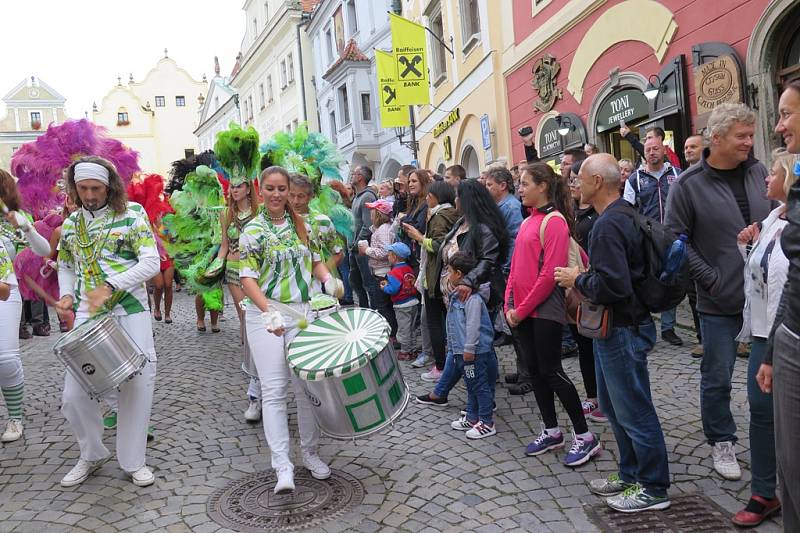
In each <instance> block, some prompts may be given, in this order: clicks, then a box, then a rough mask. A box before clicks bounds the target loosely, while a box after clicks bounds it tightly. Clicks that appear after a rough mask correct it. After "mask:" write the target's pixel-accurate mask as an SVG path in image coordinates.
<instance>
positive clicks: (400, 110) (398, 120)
mask: <svg viewBox="0 0 800 533" xmlns="http://www.w3.org/2000/svg"><path fill="white" fill-rule="evenodd" d="M375 64H376V66H377V68H376V69H375V70H376V71H377V72H378V98H379V99H380V101H381V106H380V110H381V127H382V128H395V127H400V126H408V125H409V124H410V123H411V121H410V119H409V114H408V106H404V105H398V103H397V80H395V66H394V56H393V55H392V54H390V53H389V52H384V51H383V50H375Z"/></svg>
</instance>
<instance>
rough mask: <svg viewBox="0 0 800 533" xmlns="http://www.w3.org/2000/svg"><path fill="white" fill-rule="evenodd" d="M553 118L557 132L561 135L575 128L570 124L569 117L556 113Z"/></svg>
mask: <svg viewBox="0 0 800 533" xmlns="http://www.w3.org/2000/svg"><path fill="white" fill-rule="evenodd" d="M555 120H556V124H557V125H558V134H559V135H561V136H562V137H564V136H566V135H568V134H569V132H571V131H572V130H574V129H575V126H574V125H573V124H572V121H571V120H570V119H569V117H564V116H561V115H558V116H557V117H556V119H555Z"/></svg>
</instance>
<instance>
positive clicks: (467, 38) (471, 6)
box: [461, 0, 481, 54]
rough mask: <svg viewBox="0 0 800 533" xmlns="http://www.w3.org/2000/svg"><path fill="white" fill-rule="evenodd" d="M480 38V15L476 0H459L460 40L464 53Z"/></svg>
mask: <svg viewBox="0 0 800 533" xmlns="http://www.w3.org/2000/svg"><path fill="white" fill-rule="evenodd" d="M480 39H481V17H480V11H479V8H478V0H461V42H462V43H463V45H462V50H463V52H464V53H465V54H466V53H467V52H469V51H470V50H472V48H473V47H474V46H475V45H476V44H478V41H480Z"/></svg>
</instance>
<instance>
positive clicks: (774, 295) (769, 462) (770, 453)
mask: <svg viewBox="0 0 800 533" xmlns="http://www.w3.org/2000/svg"><path fill="white" fill-rule="evenodd" d="M774 156H775V157H774V163H773V165H772V169H771V170H770V173H769V176H767V180H766V181H767V198H769V199H770V200H777V201H779V202H781V205H780V206H779V207H778V208H776V209H774V210H773V211H772V212H771V213H770V214H769V216H768V217H767V218H766V219H764V221H763V222H761V223H760V224H751V225H750V226H747V227H746V228H744V229H743V230H742V231H741V233H739V235H738V237H737V244H738V245H739V252H741V254H742V258H743V259H744V261H745V266H744V295H745V304H744V311H743V313H742V318H743V321H742V331H741V332H740V333H739V336H738V337H737V338H736V340H738V341H739V342H752V347H751V349H750V357H749V359H748V364H747V403H748V404H749V405H750V428H749V433H750V466H751V470H752V480H751V481H750V486H751V492H752V495H751V496H750V501H749V502H748V503H747V506H746V507H745V508H744V509H742V510H741V511H739V512H738V513H736V514H735V515H734V517H733V519H732V521H733V523H734V524H736V525H739V526H746V527H752V526H757V525H758V524H760V523H761V522H763V521H764V520H765V519H766V518H767V517H769V516H770V515H772V514H774V513H776V512H778V510H780V508H781V502H780V500H778V498H777V497H776V496H775V487H776V483H777V480H776V473H777V466H776V460H775V422H774V413H773V408H772V394H769V393H765V392H762V391H761V389H760V388H759V387H758V383H756V374H757V373H758V369H759V367H760V366H761V363H762V362H763V361H764V355H765V354H766V351H767V338H768V337H769V331H770V328H771V327H772V323H773V322H774V321H775V314H776V312H777V310H778V303H779V302H780V299H781V294H782V293H783V286H784V284H785V283H786V276H787V273H788V271H789V259H788V258H787V257H786V255H784V253H783V249H782V248H781V233H782V232H783V229H784V228H785V227H786V224H788V222H787V220H786V216H785V213H786V198H787V195H788V193H789V189H790V188H791V187H792V185H793V184H794V182H795V181H796V178H797V176H795V175H794V173H793V172H792V167H793V166H794V164H795V162H796V161H798V160H800V157H798V156H796V155H792V154H787V153H786V152H785V151H783V150H781V151H780V152H777V153H776V154H774Z"/></svg>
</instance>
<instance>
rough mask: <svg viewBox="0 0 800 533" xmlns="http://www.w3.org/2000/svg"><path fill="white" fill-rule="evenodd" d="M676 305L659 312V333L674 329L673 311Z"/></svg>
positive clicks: (675, 309)
mask: <svg viewBox="0 0 800 533" xmlns="http://www.w3.org/2000/svg"><path fill="white" fill-rule="evenodd" d="M676 311H677V307H673V308H672V309H670V310H669V311H664V312H663V313H661V333H664V332H665V331H669V330H671V329H672V330H674V329H675V312H676Z"/></svg>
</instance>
